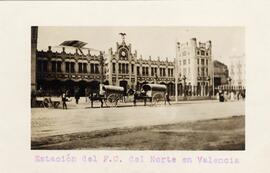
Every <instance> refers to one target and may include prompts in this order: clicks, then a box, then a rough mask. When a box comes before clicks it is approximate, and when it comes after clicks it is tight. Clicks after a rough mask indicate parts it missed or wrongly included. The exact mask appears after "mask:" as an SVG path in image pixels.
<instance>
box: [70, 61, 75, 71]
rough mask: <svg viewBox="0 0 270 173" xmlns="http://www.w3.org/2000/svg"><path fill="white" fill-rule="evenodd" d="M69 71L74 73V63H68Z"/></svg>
mask: <svg viewBox="0 0 270 173" xmlns="http://www.w3.org/2000/svg"><path fill="white" fill-rule="evenodd" d="M70 66H71V67H70V71H71V73H75V62H71V63H70Z"/></svg>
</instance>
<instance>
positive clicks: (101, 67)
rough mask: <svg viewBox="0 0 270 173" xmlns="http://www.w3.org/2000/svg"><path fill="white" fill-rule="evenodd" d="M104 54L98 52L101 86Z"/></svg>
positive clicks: (101, 82)
mask: <svg viewBox="0 0 270 173" xmlns="http://www.w3.org/2000/svg"><path fill="white" fill-rule="evenodd" d="M103 67H104V52H102V51H100V84H103V75H104V71H103Z"/></svg>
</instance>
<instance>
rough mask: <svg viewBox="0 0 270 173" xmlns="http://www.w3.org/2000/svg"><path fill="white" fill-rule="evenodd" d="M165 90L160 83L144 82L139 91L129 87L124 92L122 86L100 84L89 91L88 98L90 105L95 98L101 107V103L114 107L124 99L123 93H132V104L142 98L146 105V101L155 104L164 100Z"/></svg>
mask: <svg viewBox="0 0 270 173" xmlns="http://www.w3.org/2000/svg"><path fill="white" fill-rule="evenodd" d="M166 92H167V87H166V85H162V84H145V85H143V86H142V89H141V91H134V90H132V89H129V90H128V92H127V93H125V90H124V88H123V87H120V86H112V85H102V84H100V87H99V90H98V91H95V92H91V94H90V96H89V99H90V101H91V107H93V101H95V100H98V101H100V102H101V107H103V103H105V105H106V106H109V107H116V106H117V104H118V102H119V101H123V100H124V96H125V95H128V96H131V95H133V98H134V100H133V103H134V105H136V101H137V100H143V101H144V105H146V102H147V101H149V102H151V105H155V104H157V103H159V102H162V101H164V102H165V101H166V100H165V99H166V98H165V95H166Z"/></svg>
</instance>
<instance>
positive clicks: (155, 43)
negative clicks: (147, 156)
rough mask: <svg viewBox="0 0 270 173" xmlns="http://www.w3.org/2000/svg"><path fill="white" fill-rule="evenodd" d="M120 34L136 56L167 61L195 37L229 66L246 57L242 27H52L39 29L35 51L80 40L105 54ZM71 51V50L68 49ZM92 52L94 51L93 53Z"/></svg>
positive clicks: (119, 40) (215, 56)
mask: <svg viewBox="0 0 270 173" xmlns="http://www.w3.org/2000/svg"><path fill="white" fill-rule="evenodd" d="M120 32H124V33H126V34H127V35H126V39H125V40H126V43H127V44H129V43H131V44H132V52H133V53H134V51H135V50H137V54H138V56H140V55H142V56H143V58H148V57H149V56H151V58H152V59H157V57H160V59H163V60H164V59H165V58H166V57H168V59H169V60H171V61H172V60H173V59H174V58H175V54H176V51H175V47H176V46H175V43H176V42H177V41H178V42H181V43H185V42H187V41H188V40H189V39H191V38H193V37H196V38H197V42H206V41H208V40H211V41H212V52H213V54H212V58H213V59H215V60H219V61H221V62H223V63H225V64H229V57H230V56H238V55H243V54H245V30H244V27H158V26H157V27H51V26H48V27H46V26H41V27H39V28H38V50H47V49H48V46H49V45H50V46H58V45H59V44H61V43H62V42H63V41H65V40H80V41H83V42H86V43H88V44H87V45H86V46H85V47H87V48H94V49H97V50H102V51H105V52H108V49H109V48H111V47H112V48H113V50H114V51H115V49H116V42H119V43H121V42H122V38H121V36H120V35H119V33H120ZM70 51H71V52H72V51H74V50H70ZM92 53H94V52H92Z"/></svg>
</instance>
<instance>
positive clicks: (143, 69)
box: [142, 67, 145, 76]
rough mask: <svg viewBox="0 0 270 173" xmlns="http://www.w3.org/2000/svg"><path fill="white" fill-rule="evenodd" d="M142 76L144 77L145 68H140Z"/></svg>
mask: <svg viewBox="0 0 270 173" xmlns="http://www.w3.org/2000/svg"><path fill="white" fill-rule="evenodd" d="M142 75H143V76H144V75H145V67H142Z"/></svg>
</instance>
